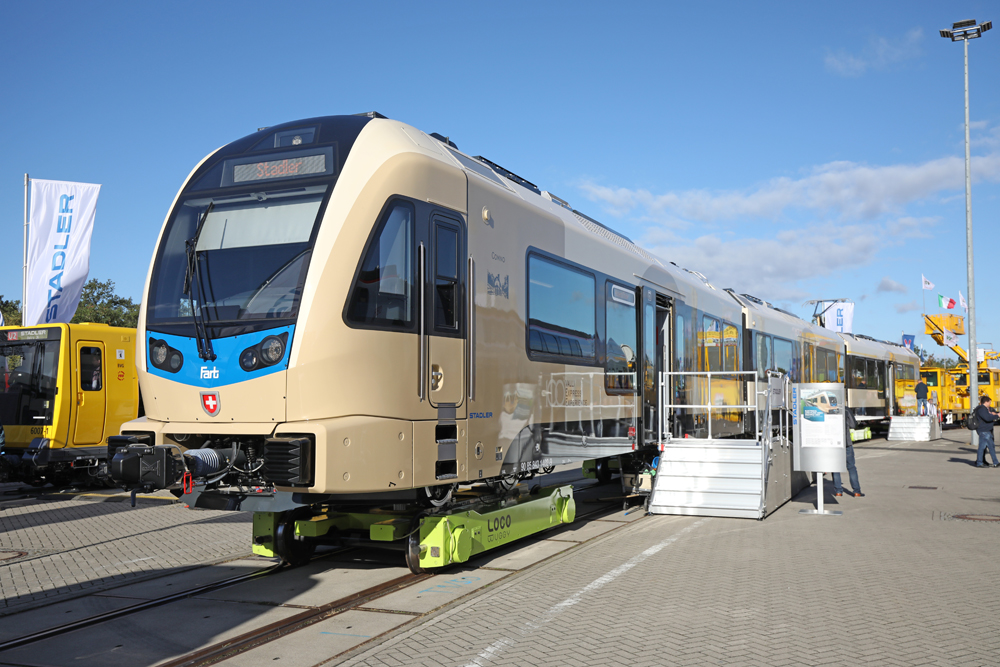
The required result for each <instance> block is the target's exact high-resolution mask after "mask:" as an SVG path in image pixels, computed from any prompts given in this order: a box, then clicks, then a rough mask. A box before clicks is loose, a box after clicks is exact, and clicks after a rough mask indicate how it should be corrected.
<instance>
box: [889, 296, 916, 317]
mask: <svg viewBox="0 0 1000 667" xmlns="http://www.w3.org/2000/svg"><path fill="white" fill-rule="evenodd" d="M893 307H894V308H895V309H896V312H897V313H899V314H900V315H902V314H903V313H909V312H910V311H914V310H920V304H919V303H917V300H916V299H914V300H913V301H910V302H909V303H897V304H896V305H895V306H893Z"/></svg>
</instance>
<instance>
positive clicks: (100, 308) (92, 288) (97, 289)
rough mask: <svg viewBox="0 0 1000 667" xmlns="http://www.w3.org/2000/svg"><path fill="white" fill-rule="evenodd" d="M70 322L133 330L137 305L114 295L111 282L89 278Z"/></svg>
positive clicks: (137, 317) (137, 320) (113, 285)
mask: <svg viewBox="0 0 1000 667" xmlns="http://www.w3.org/2000/svg"><path fill="white" fill-rule="evenodd" d="M5 317H6V314H5ZM71 321H72V322H74V323H76V322H98V323H101V324H108V325H110V326H113V327H132V328H134V327H135V326H136V325H137V324H138V323H139V304H137V303H132V299H126V298H125V297H122V296H118V295H117V294H115V283H114V281H113V280H106V281H104V282H101V281H99V280H97V279H96V278H91V279H90V280H88V281H87V284H86V285H84V286H83V293H82V294H81V295H80V305H79V306H77V307H76V314H75V315H74V316H73V319H72V320H71Z"/></svg>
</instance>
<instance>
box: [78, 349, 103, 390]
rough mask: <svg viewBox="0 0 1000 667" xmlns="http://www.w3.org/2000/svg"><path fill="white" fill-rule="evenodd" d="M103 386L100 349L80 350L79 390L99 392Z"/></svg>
mask: <svg viewBox="0 0 1000 667" xmlns="http://www.w3.org/2000/svg"><path fill="white" fill-rule="evenodd" d="M103 386H104V382H103V372H102V368H101V348H99V347H81V348H80V389H82V390H83V391H100V390H101V387H103Z"/></svg>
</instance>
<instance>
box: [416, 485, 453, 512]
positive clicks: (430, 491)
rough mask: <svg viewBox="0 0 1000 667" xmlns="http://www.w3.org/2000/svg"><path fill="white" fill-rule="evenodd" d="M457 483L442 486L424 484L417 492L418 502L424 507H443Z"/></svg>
mask: <svg viewBox="0 0 1000 667" xmlns="http://www.w3.org/2000/svg"><path fill="white" fill-rule="evenodd" d="M456 486H458V485H457V484H445V485H444V486H425V487H424V490H423V491H421V492H419V499H420V504H421V505H423V506H424V507H444V506H445V505H447V504H448V503H450V502H451V494H452V491H454V490H455V487H456Z"/></svg>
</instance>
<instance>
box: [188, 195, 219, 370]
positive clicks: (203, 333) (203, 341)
mask: <svg viewBox="0 0 1000 667" xmlns="http://www.w3.org/2000/svg"><path fill="white" fill-rule="evenodd" d="M213 208H215V202H214V201H213V202H212V203H211V204H209V205H208V208H206V209H205V213H203V214H202V216H201V220H199V221H198V228H197V229H195V230H194V236H193V237H192V238H190V239H188V240H187V241H185V242H184V250H185V252H186V253H187V271H186V272H185V273H184V293H185V294H187V296H188V299H189V300H190V303H191V319H192V321H193V322H194V335H195V339H196V340H197V343H198V356H199V357H201V358H202V359H204V360H205V361H215V359H216V355H215V350H213V349H212V340H211V339H210V338H209V337H208V328H207V327H206V326H205V314H204V313H203V312H202V309H203V308H204V307H205V284H204V283H203V282H202V280H201V265H200V264H199V263H198V250H197V248H198V239H199V238H200V237H201V230H202V228H203V227H204V226H205V221H206V220H208V214H209V213H211V212H212V209H213ZM192 278H194V282H197V283H198V296H199V297H200V303H199V304H198V306H199V307H198V308H195V305H194V294H193V292H194V289H193V285H192Z"/></svg>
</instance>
